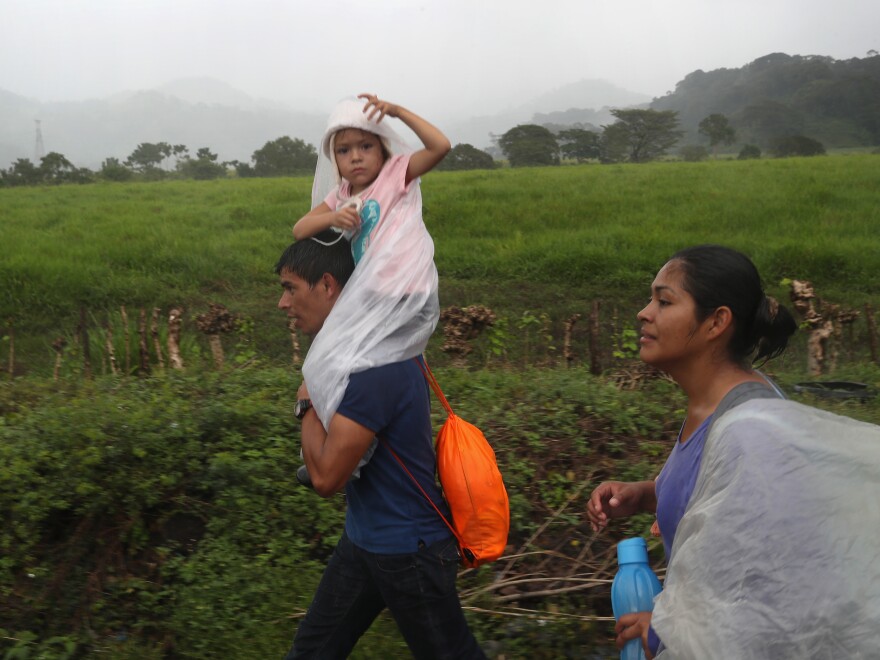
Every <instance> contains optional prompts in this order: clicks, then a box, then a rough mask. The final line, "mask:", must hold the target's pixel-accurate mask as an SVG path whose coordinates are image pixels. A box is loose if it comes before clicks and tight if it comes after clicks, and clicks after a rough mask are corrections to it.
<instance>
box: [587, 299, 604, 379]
mask: <svg viewBox="0 0 880 660" xmlns="http://www.w3.org/2000/svg"><path fill="white" fill-rule="evenodd" d="M590 373H591V374H593V375H594V376H598V375H599V374H601V373H602V365H601V363H600V361H599V301H598V300H594V301H593V309H592V310H591V311H590Z"/></svg>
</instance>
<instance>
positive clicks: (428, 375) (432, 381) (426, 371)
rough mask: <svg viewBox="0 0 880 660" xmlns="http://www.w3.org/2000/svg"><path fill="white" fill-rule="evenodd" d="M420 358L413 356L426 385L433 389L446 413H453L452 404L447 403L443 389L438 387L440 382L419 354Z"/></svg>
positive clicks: (423, 357)
mask: <svg viewBox="0 0 880 660" xmlns="http://www.w3.org/2000/svg"><path fill="white" fill-rule="evenodd" d="M421 358H422V359H421V360H420V359H419V358H418V357H414V358H413V360H415V362H416V364H417V365H419V370H420V371H421V372H422V375H423V376H424V377H425V380H426V381H428V385H430V386H431V389H432V390H434V395H435V396H436V397H437V400H438V401H440V403H442V404H443V408H445V409H446V414H447V415H453V414H455V413H453V412H452V406H450V405H449V401H447V400H446V396H445V395H444V394H443V390H441V389H440V383H438V382H437V379H436V378H434V373H433V372H432V371H431V367H429V366H428V361H427V360H426V359H425V356H424V355H422V356H421Z"/></svg>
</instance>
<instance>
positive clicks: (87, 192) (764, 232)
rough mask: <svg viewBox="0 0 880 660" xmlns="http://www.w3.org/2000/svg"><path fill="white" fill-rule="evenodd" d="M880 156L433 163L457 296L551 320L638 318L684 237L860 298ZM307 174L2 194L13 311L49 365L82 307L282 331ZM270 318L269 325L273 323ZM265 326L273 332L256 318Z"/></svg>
mask: <svg viewBox="0 0 880 660" xmlns="http://www.w3.org/2000/svg"><path fill="white" fill-rule="evenodd" d="M877 165H878V160H877V157H876V156H870V155H863V156H846V157H826V158H813V159H790V160H761V161H745V162H737V161H717V162H707V163H652V164H647V165H617V166H602V167H600V166H595V165H586V166H571V167H556V168H543V169H541V168H538V169H531V168H528V169H515V170H511V169H505V170H498V171H477V172H460V173H432V174H431V175H429V176H428V177H426V178H425V181H424V182H423V193H424V205H425V220H426V223H427V224H428V227H429V229H430V230H431V233H432V235H433V236H434V239H435V246H436V261H437V265H438V269H439V271H440V275H441V297H442V302H443V303H444V304H453V303H454V304H462V305H464V304H471V303H476V302H480V303H484V304H488V305H489V306H490V307H492V308H493V309H496V311H501V312H502V313H507V312H508V311H510V312H511V313H512V314H513V315H514V316H519V315H520V314H522V313H523V311H525V310H531V311H532V312H535V311H540V310H544V311H545V312H546V313H548V314H549V315H550V316H551V317H552V318H553V319H554V320H559V319H562V318H564V317H567V316H568V315H570V314H572V313H574V312H578V311H583V310H584V308H585V307H586V306H587V305H588V304H589V303H590V301H592V300H593V299H596V298H600V299H602V300H603V301H611V302H613V303H614V304H615V305H619V306H620V313H621V314H622V315H623V316H624V317H629V318H631V317H632V315H634V314H635V311H636V310H637V309H638V301H639V300H641V299H642V298H643V297H644V295H645V293H646V291H647V287H648V285H649V283H650V281H651V278H652V277H653V274H654V273H655V272H656V270H657V269H658V268H659V266H660V265H662V263H663V262H664V260H665V259H666V257H667V256H668V255H670V254H671V253H673V252H674V251H675V250H677V249H679V248H681V247H683V246H686V245H690V244H694V243H699V242H719V243H725V244H728V245H731V246H734V247H737V248H739V249H742V250H744V251H745V252H747V253H748V254H750V255H751V256H752V257H753V258H754V260H755V261H756V263H757V264H758V267H759V269H760V270H761V272H762V274H763V275H764V276H765V278H766V280H767V284H768V288H769V289H770V290H771V291H774V292H777V293H780V294H781V295H785V291H784V290H782V289H781V287H779V285H778V283H779V282H780V280H781V279H782V278H786V277H788V278H800V279H809V280H811V281H813V282H814V284H815V286H816V289H817V291H818V292H819V295H821V296H823V297H826V298H828V299H829V300H834V301H835V302H839V303H848V304H851V305H855V306H860V305H861V304H863V303H864V302H866V301H870V300H872V299H875V298H876V297H877V295H878V294H880V268H878V267H877V259H876V255H877V254H878V242H880V239H878V236H880V232H878V231H877V228H878V226H880V206H878V205H877V203H876V190H878V189H880V167H878V166H877ZM309 189H310V181H309V180H308V179H270V180H265V179H247V180H231V181H210V182H192V181H189V182H160V183H142V184H98V185H91V186H82V187H74V186H63V187H58V188H16V189H6V190H2V191H0V228H2V235H3V252H2V257H0V319H3V320H6V321H7V322H9V323H12V324H13V325H14V327H15V329H16V331H17V332H16V335H17V338H18V345H19V354H20V356H21V357H22V358H23V359H26V361H28V362H31V363H34V364H35V367H34V368H38V369H39V370H42V371H45V369H46V364H47V363H48V362H50V361H51V355H52V352H51V350H50V349H49V344H50V343H51V341H52V340H53V339H54V337H55V336H56V335H58V334H61V335H65V334H67V335H70V334H71V333H72V332H73V331H74V328H75V327H76V324H77V322H78V310H79V308H80V307H85V308H87V310H88V311H89V313H90V314H91V315H92V317H93V319H94V322H95V323H96V324H98V325H100V324H102V323H103V322H104V321H103V319H104V317H105V315H106V314H107V313H109V312H111V311H113V310H117V309H118V307H119V306H120V305H126V306H127V307H128V308H129V309H134V308H137V307H140V306H145V307H147V308H148V309H149V308H151V307H153V306H157V307H160V308H162V309H163V310H167V309H168V307H170V306H171V305H179V304H182V305H184V306H185V307H186V309H187V310H189V311H190V312H192V313H196V312H197V311H203V310H204V308H205V307H206V305H207V302H209V301H215V302H219V303H222V304H225V305H227V306H228V307H229V308H230V309H232V310H235V311H239V312H242V313H244V314H247V315H249V316H250V317H251V318H253V319H254V320H255V322H256V323H257V324H258V325H262V326H263V327H264V328H266V329H267V330H266V332H269V333H270V335H271V337H272V340H271V342H269V343H268V344H267V345H266V346H265V350H271V349H270V348H269V346H270V345H271V344H276V345H277V342H278V341H280V340H279V337H283V328H282V327H281V325H282V324H281V323H280V321H279V318H278V315H277V313H275V312H274V311H273V307H274V302H275V295H276V290H275V288H274V275H273V274H272V266H273V264H274V262H275V259H276V258H277V256H278V254H279V253H280V252H281V250H282V249H283V248H284V246H285V245H286V244H287V243H288V241H289V240H291V236H290V233H289V231H290V227H291V225H292V224H293V223H294V222H295V220H296V219H297V218H298V217H300V216H301V215H302V214H303V213H304V212H305V211H306V210H307V209H308V205H309ZM270 328H271V330H269V329H270ZM258 334H261V335H262V334H264V333H263V331H262V330H261V332H260V333H258Z"/></svg>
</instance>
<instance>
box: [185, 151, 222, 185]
mask: <svg viewBox="0 0 880 660" xmlns="http://www.w3.org/2000/svg"><path fill="white" fill-rule="evenodd" d="M177 171H178V172H179V173H180V175H181V176H183V177H185V178H189V179H198V180H200V181H207V180H209V179H219V178H220V177H225V176H226V167H225V166H224V165H220V164H218V163H217V154H215V153H212V152H211V150H210V149H208V147H202V148H201V149H199V150H198V151H196V157H195V158H189V157H187V158H184V159H183V160H181V161H179V162H178V163H177Z"/></svg>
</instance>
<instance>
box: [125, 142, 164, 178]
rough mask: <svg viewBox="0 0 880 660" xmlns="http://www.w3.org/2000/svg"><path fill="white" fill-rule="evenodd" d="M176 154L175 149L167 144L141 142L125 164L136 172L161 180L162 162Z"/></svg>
mask: <svg viewBox="0 0 880 660" xmlns="http://www.w3.org/2000/svg"><path fill="white" fill-rule="evenodd" d="M172 153H174V148H173V147H172V146H171V145H170V144H168V143H167V142H158V143H156V144H153V143H151V142H141V143H140V144H139V145H138V146H137V147H136V148H135V150H134V151H132V152H131V155H130V156H129V157H128V158H126V159H125V164H126V165H127V166H128V167H130V168H131V169H133V170H134V171H136V172H140V173H141V174H146V175H148V176H150V177H157V178H161V176H162V173H161V170H160V169H159V166H160V165H161V164H162V161H163V160H165V159H166V158H168V157H169V156H170V155H171V154H172Z"/></svg>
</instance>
